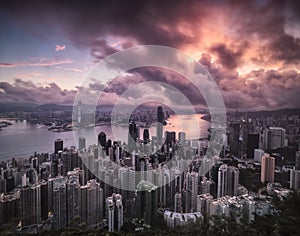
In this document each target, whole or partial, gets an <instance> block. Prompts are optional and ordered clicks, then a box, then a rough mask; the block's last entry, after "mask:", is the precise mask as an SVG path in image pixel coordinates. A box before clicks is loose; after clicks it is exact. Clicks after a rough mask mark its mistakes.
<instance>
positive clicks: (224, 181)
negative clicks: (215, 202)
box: [217, 164, 239, 198]
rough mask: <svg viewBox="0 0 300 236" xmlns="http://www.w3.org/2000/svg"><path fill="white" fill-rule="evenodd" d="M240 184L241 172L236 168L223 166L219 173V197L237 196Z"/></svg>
mask: <svg viewBox="0 0 300 236" xmlns="http://www.w3.org/2000/svg"><path fill="white" fill-rule="evenodd" d="M238 184H239V170H238V168H236V167H234V166H227V165H226V164H223V165H221V166H220V168H219V171H218V192H217V197H218V198H220V197H223V196H225V195H229V196H236V195H237V187H238Z"/></svg>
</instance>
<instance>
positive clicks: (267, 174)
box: [260, 153, 275, 183]
mask: <svg viewBox="0 0 300 236" xmlns="http://www.w3.org/2000/svg"><path fill="white" fill-rule="evenodd" d="M274 171H275V158H274V157H271V156H270V154H267V153H266V154H265V155H264V156H263V157H262V159H261V179H260V180H261V182H263V183H264V182H269V183H274Z"/></svg>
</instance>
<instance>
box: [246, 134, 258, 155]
mask: <svg viewBox="0 0 300 236" xmlns="http://www.w3.org/2000/svg"><path fill="white" fill-rule="evenodd" d="M258 144H259V134H257V133H248V142H247V158H252V159H253V158H254V150H255V149H257V148H258V147H259V145H258Z"/></svg>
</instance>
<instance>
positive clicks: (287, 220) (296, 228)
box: [0, 191, 300, 236]
mask: <svg viewBox="0 0 300 236" xmlns="http://www.w3.org/2000/svg"><path fill="white" fill-rule="evenodd" d="M273 204H274V205H275V207H276V209H277V210H278V214H276V215H273V216H263V217H260V216H256V220H255V221H254V222H253V223H251V224H238V223H235V222H234V221H233V220H231V219H230V218H222V217H216V216H214V217H211V218H210V219H209V220H207V221H204V222H203V223H202V224H195V225H192V226H190V227H188V228H176V229H169V228H167V227H162V228H159V227H157V228H154V229H145V230H144V231H141V232H135V231H132V227H127V228H126V227H124V230H123V231H122V232H120V233H108V232H107V231H105V230H97V229H91V228H88V227H87V226H85V225H79V226H78V227H74V228H66V229H62V230H54V231H46V232H43V233H41V234H40V235H44V236H48V235H49V236H50V235H58V236H59V235H61V236H67V235H86V236H88V235H104V236H111V235H112V236H113V235H146V236H147V235H149V236H150V235H151V236H152V235H157V236H163V235H175V236H176V235H178V236H179V235H180V236H182V235H189V236H193V235H197V236H210V235H211V236H227V235H228V236H239V235H243V236H248V235H249V236H252V235H257V236H281V235H282V236H283V235H284V236H290V235H291V236H292V235H299V232H300V192H299V191H298V192H296V191H294V192H291V193H290V194H289V195H288V196H287V197H286V198H284V199H282V200H280V199H279V198H277V197H274V200H273ZM129 229H130V230H129ZM12 232H13V231H12V227H11V226H9V225H2V226H1V228H0V235H14V234H13V233H12Z"/></svg>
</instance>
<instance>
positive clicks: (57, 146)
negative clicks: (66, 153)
mask: <svg viewBox="0 0 300 236" xmlns="http://www.w3.org/2000/svg"><path fill="white" fill-rule="evenodd" d="M63 149H64V141H63V140H62V139H56V140H55V141H54V152H55V154H57V153H58V151H63Z"/></svg>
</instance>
